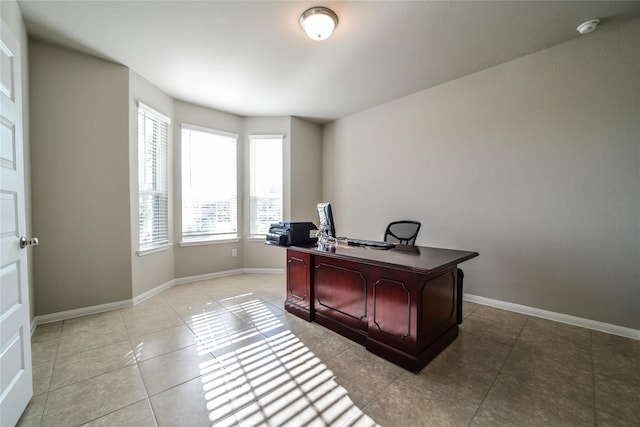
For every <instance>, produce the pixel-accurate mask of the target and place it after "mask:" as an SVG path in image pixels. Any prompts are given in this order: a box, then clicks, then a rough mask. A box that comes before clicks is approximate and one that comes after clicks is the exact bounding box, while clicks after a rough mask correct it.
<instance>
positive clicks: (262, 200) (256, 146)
mask: <svg viewBox="0 0 640 427" xmlns="http://www.w3.org/2000/svg"><path fill="white" fill-rule="evenodd" d="M282 140H283V136H282V135H250V136H249V141H250V152H251V165H250V168H251V169H250V181H251V182H250V199H251V227H250V234H251V235H254V236H255V235H265V234H267V232H268V231H269V226H270V225H271V224H272V223H274V222H278V221H282Z"/></svg>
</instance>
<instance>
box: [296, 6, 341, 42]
mask: <svg viewBox="0 0 640 427" xmlns="http://www.w3.org/2000/svg"><path fill="white" fill-rule="evenodd" d="M300 26H301V27H302V29H303V30H304V32H305V33H307V35H308V36H309V38H311V39H313V40H325V39H327V38H329V36H330V35H331V33H333V30H334V29H335V28H336V27H337V26H338V15H336V13H335V12H334V11H333V10H331V9H328V8H326V7H322V6H317V7H312V8H311V9H307V10H305V11H304V13H303V14H302V16H300Z"/></svg>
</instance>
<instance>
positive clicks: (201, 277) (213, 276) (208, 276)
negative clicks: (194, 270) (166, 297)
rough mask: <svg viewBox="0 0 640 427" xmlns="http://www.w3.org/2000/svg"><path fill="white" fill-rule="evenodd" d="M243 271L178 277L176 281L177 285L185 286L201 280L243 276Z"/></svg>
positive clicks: (239, 269)
mask: <svg viewBox="0 0 640 427" xmlns="http://www.w3.org/2000/svg"><path fill="white" fill-rule="evenodd" d="M242 272H243V271H242V269H241V268H238V269H236V270H227V271H220V272H218V273H207V274H198V275H196V276H186V277H178V278H176V279H175V280H174V282H175V283H176V285H184V284H185V283H193V282H199V281H201V280H210V279H218V278H220V277H227V276H233V275H235V274H242Z"/></svg>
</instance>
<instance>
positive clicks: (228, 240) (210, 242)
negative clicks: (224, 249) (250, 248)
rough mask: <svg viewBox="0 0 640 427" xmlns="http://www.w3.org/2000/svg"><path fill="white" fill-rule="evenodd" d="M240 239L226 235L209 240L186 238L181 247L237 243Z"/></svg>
mask: <svg viewBox="0 0 640 427" xmlns="http://www.w3.org/2000/svg"><path fill="white" fill-rule="evenodd" d="M239 241H240V239H238V238H237V237H225V238H223V239H209V240H184V241H182V242H180V243H179V245H180V247H181V248H186V247H190V246H207V245H218V244H221V243H237V242H239Z"/></svg>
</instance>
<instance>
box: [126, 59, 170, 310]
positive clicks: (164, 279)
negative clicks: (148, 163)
mask: <svg viewBox="0 0 640 427" xmlns="http://www.w3.org/2000/svg"><path fill="white" fill-rule="evenodd" d="M138 102H142V103H143V104H146V105H148V106H149V107H151V108H153V109H154V110H156V111H158V112H160V113H162V114H164V115H165V116H167V117H169V118H171V117H173V99H172V98H171V97H170V96H168V95H166V94H165V93H164V92H162V91H160V90H159V89H158V88H156V87H155V86H153V85H152V84H150V83H149V82H148V81H146V80H145V79H143V78H142V77H140V76H139V75H138V74H136V73H134V72H133V71H129V122H128V123H129V176H130V179H129V194H130V205H129V206H130V229H131V230H132V233H131V235H130V236H129V239H130V240H131V268H132V272H131V273H132V277H131V283H132V287H133V289H132V292H133V297H134V298H135V297H138V296H140V295H143V294H144V293H145V292H149V291H151V290H153V289H154V288H156V287H157V286H160V285H164V284H169V283H171V281H172V280H173V279H174V277H175V273H174V262H173V259H174V248H173V247H170V248H168V249H166V250H164V251H161V252H156V253H149V254H146V255H143V256H140V255H139V254H138V248H139V242H140V236H139V234H138V212H139V211H138ZM173 124H174V123H171V125H170V126H173ZM173 146H174V138H173V135H172V134H171V132H169V159H168V162H169V176H172V172H173V164H172V160H173V157H172V147H173ZM173 189H174V187H173V182H172V180H171V179H169V236H171V235H172V233H173V230H174V227H173V221H172V220H173V217H172V215H171V213H172V207H173V205H174V198H173V197H172V195H173V194H174V192H173Z"/></svg>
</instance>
